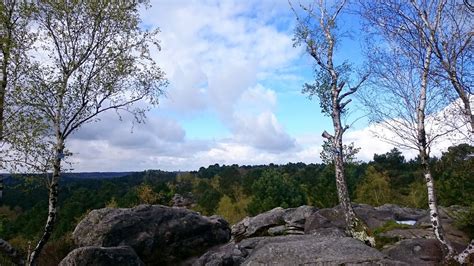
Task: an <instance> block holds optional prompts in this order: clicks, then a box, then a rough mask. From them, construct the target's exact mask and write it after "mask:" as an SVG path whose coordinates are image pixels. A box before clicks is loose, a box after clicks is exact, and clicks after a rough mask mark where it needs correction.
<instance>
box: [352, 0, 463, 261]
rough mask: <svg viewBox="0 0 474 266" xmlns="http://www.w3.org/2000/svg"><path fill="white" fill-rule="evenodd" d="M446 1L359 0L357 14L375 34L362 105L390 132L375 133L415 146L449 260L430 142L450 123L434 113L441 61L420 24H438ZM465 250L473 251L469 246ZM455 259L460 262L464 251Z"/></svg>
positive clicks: (440, 105)
mask: <svg viewBox="0 0 474 266" xmlns="http://www.w3.org/2000/svg"><path fill="white" fill-rule="evenodd" d="M445 4H446V1H421V2H417V1H411V2H409V3H406V2H400V1H391V0H388V1H371V2H366V1H363V2H361V6H362V15H363V16H364V18H365V19H366V20H367V22H368V23H367V31H368V32H370V31H372V30H375V31H374V33H375V34H376V35H375V37H374V38H376V39H377V41H374V39H370V42H369V43H370V44H371V45H369V49H368V52H367V58H368V63H367V66H368V67H369V68H370V70H371V73H372V75H371V79H370V81H371V85H372V86H370V89H367V90H366V93H365V97H363V99H364V101H365V105H366V106H367V107H368V109H369V110H370V114H371V118H372V122H375V123H376V124H377V125H379V126H380V127H382V128H385V129H387V130H388V131H389V132H391V133H392V134H391V135H390V134H389V135H386V134H385V133H386V132H384V131H383V130H382V131H379V136H381V137H382V138H385V140H386V141H388V142H390V143H393V144H397V145H399V146H403V147H405V148H411V149H415V150H417V151H418V154H419V158H420V162H421V166H422V169H423V174H424V178H425V183H426V187H427V192H428V206H429V210H430V218H431V224H432V227H433V231H434V233H435V236H436V238H437V239H438V241H439V242H440V243H441V244H442V246H443V247H444V248H445V250H446V259H447V260H450V259H452V258H453V257H454V255H455V251H454V249H453V247H452V246H451V244H450V243H449V240H448V239H447V238H446V234H445V232H444V230H443V226H442V224H441V220H440V218H439V210H438V205H437V199H436V189H435V182H434V179H433V176H432V173H431V168H430V165H429V159H430V150H431V147H432V145H433V143H435V142H436V141H437V140H438V139H439V138H440V137H443V136H445V135H448V134H450V133H452V132H453V130H455V129H453V128H449V127H448V128H446V127H444V126H443V123H444V122H443V121H442V120H440V119H438V117H445V116H444V115H443V113H445V112H446V108H445V107H446V106H447V105H449V104H450V101H449V99H447V98H446V97H445V96H444V95H443V94H442V93H440V91H442V86H443V85H444V83H443V82H439V80H438V79H437V78H436V76H434V75H433V73H435V72H436V71H438V70H439V69H438V68H439V67H440V64H437V63H436V61H435V60H436V59H437V56H436V52H435V49H436V48H434V46H433V44H432V42H431V40H430V39H431V37H430V36H431V34H432V33H431V29H430V28H427V27H425V26H424V25H425V24H426V23H427V22H424V20H429V24H430V25H435V28H438V27H439V25H440V24H441V22H442V16H443V8H444V7H445ZM374 43H378V45H373V44H374ZM461 79H462V78H461ZM393 134H394V135H395V136H396V137H393ZM467 252H468V253H469V252H472V246H471V247H470V249H469V248H468V249H467ZM463 254H464V253H463ZM456 259H458V261H460V262H462V261H463V260H464V259H465V257H462V256H461V257H459V256H458V257H456Z"/></svg>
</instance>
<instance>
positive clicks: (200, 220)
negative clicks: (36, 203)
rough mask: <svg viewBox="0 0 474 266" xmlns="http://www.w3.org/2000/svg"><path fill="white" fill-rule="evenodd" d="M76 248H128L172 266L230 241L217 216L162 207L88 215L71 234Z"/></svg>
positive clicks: (147, 260) (145, 259)
mask: <svg viewBox="0 0 474 266" xmlns="http://www.w3.org/2000/svg"><path fill="white" fill-rule="evenodd" d="M73 239H74V242H75V243H76V245H78V246H80V247H84V246H98V247H116V246H122V245H127V246H131V247H132V248H133V249H134V250H135V251H136V252H137V254H138V256H139V257H140V258H141V259H142V261H143V262H145V263H147V264H149V263H151V264H166V263H168V264H173V263H176V262H179V261H182V260H184V259H186V258H188V257H192V256H198V255H201V254H202V253H204V252H205V251H206V250H207V249H209V248H210V247H212V246H215V245H218V244H222V243H226V242H228V241H229V239H230V228H229V225H228V223H227V222H226V221H225V220H223V219H221V218H219V217H204V216H201V215H199V214H198V213H196V212H193V211H190V210H187V209H183V208H172V207H166V206H161V205H140V206H137V207H134V208H131V209H125V208H119V209H116V208H103V209H98V210H93V211H92V212H90V213H89V214H88V215H87V216H86V217H85V218H84V219H83V220H82V221H81V222H80V223H79V224H78V225H77V227H76V229H75V230H74V232H73Z"/></svg>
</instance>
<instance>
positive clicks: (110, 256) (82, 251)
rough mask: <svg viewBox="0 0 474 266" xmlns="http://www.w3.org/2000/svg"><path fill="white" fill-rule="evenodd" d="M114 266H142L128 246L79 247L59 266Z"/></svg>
mask: <svg viewBox="0 0 474 266" xmlns="http://www.w3.org/2000/svg"><path fill="white" fill-rule="evenodd" d="M82 265H114V266H144V265H145V264H144V263H143V262H142V261H141V260H140V258H139V257H138V256H137V254H136V253H135V251H134V250H133V249H132V248H131V247H129V246H121V247H107V248H104V247H81V248H77V249H75V250H73V251H71V252H70V253H69V254H68V255H67V256H66V257H65V258H64V259H63V260H62V261H61V262H60V263H59V266H82Z"/></svg>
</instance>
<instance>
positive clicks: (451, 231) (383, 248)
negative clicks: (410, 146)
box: [61, 204, 472, 265]
mask: <svg viewBox="0 0 474 266" xmlns="http://www.w3.org/2000/svg"><path fill="white" fill-rule="evenodd" d="M354 209H355V211H356V213H357V214H358V215H359V217H361V218H362V219H363V220H364V221H365V222H366V223H367V224H368V226H369V227H370V229H371V230H373V231H374V232H375V233H376V237H377V239H378V241H379V242H378V243H379V246H378V249H375V248H371V247H368V246H366V245H364V244H363V243H362V242H359V241H357V240H355V239H352V238H350V237H347V235H346V234H345V232H344V218H343V215H342V211H341V209H340V208H339V207H334V208H327V209H317V208H315V207H311V206H301V207H298V208H290V209H283V208H275V209H273V210H270V211H268V212H265V213H262V214H259V215H257V216H255V217H246V218H245V219H243V220H242V221H241V222H239V223H237V224H235V225H234V226H232V229H231V228H229V225H228V223H227V222H226V221H225V220H223V219H222V218H219V217H216V216H213V217H205V216H201V215H199V214H198V213H196V212H193V211H190V210H187V209H184V208H175V207H166V206H161V205H140V206H138V207H135V208H131V209H113V208H104V209H99V210H94V211H92V212H90V213H89V215H87V216H86V217H85V218H84V219H83V220H82V221H81V222H80V223H79V224H78V225H77V227H76V229H75V231H74V233H73V238H74V242H75V244H76V245H77V246H78V248H77V249H75V250H73V251H72V252H71V253H70V254H69V255H68V256H67V257H66V258H64V260H63V261H62V262H61V265H268V264H271V265H273V264H278V265H301V264H310V265H341V264H344V265H438V264H439V263H440V262H441V259H442V257H443V251H442V249H441V247H440V245H439V243H438V242H437V241H436V240H435V239H434V235H433V233H432V231H431V229H430V227H429V224H428V223H427V221H428V218H429V217H428V212H427V211H426V210H420V209H410V208H402V207H399V206H396V205H388V204H387V205H383V206H380V207H371V206H369V205H365V204H355V205H354ZM456 211H459V208H455V207H451V208H442V209H441V212H440V213H441V218H442V223H443V226H444V227H445V229H446V231H447V235H448V239H449V240H450V241H451V242H452V243H453V244H454V246H455V247H456V248H458V249H460V250H461V249H462V248H463V247H465V246H466V244H467V242H468V241H469V239H468V237H467V236H466V234H464V233H463V232H461V231H459V230H457V229H456V228H455V227H454V226H453V223H454V218H453V215H452V213H453V212H456ZM396 221H398V222H402V221H403V222H407V223H410V225H403V226H397V225H396ZM389 225H391V226H389ZM393 225H395V226H393ZM471 259H472V258H471Z"/></svg>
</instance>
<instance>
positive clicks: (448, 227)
mask: <svg viewBox="0 0 474 266" xmlns="http://www.w3.org/2000/svg"><path fill="white" fill-rule="evenodd" d="M465 210H466V208H465V207H460V206H456V205H454V206H450V207H439V214H440V216H439V217H440V218H441V224H442V225H443V229H444V232H445V233H446V237H447V239H448V240H449V241H451V242H452V244H453V246H454V247H455V248H456V250H458V251H461V250H462V249H463V248H464V247H466V246H467V244H468V243H469V241H470V239H469V236H468V235H467V234H466V233H464V232H462V231H461V230H459V229H457V228H456V226H455V225H454V223H455V220H456V215H457V214H458V213H459V212H462V211H465ZM415 226H416V227H418V228H426V229H427V230H431V221H430V216H429V214H428V213H427V214H425V215H424V216H423V217H421V218H420V219H418V221H417V222H416V223H415Z"/></svg>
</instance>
